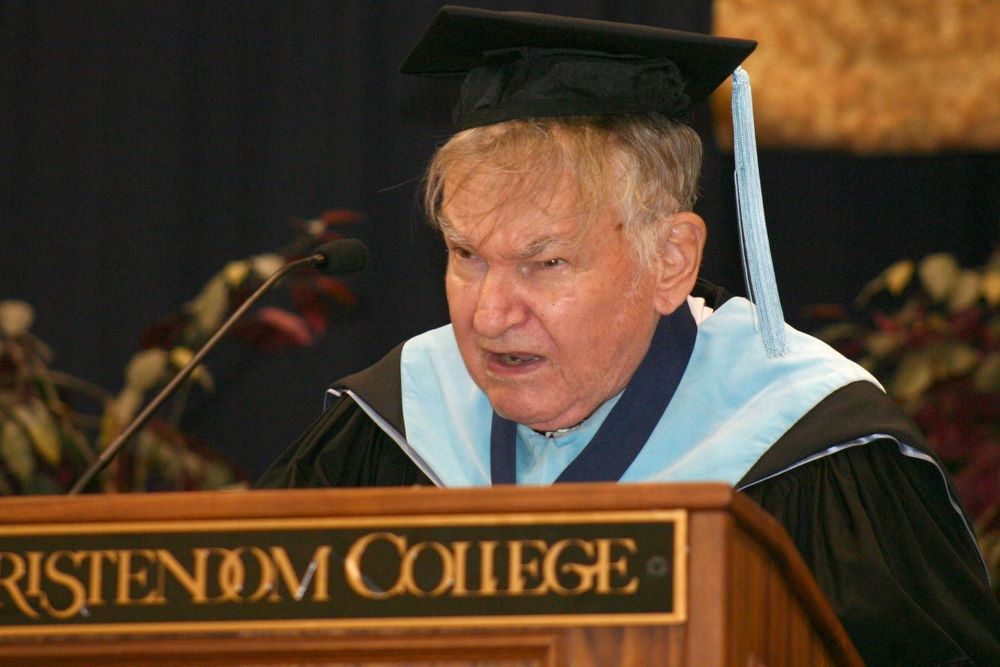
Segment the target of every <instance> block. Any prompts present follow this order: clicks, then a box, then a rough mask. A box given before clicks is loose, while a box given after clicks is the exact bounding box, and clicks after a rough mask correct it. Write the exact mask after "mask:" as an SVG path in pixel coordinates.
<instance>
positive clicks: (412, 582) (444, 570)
mask: <svg viewBox="0 0 1000 667" xmlns="http://www.w3.org/2000/svg"><path fill="white" fill-rule="evenodd" d="M428 549H430V550H431V551H434V552H436V553H437V555H438V559H439V560H440V561H441V578H440V579H439V580H438V583H437V585H436V586H434V588H432V589H430V590H429V591H425V590H424V589H422V588H421V587H420V584H419V583H417V580H416V579H415V578H414V576H413V566H414V564H415V563H416V562H417V559H418V558H420V554H422V553H423V552H424V551H427V550H428ZM401 569H402V581H403V585H404V586H405V588H406V590H407V591H409V592H410V593H411V594H413V595H416V596H417V597H438V596H439V595H441V594H442V593H444V592H445V591H446V590H448V588H449V587H450V586H451V584H452V581H453V579H454V572H455V563H454V561H453V560H452V558H451V552H450V551H448V548H447V547H446V546H444V545H443V544H441V543H440V542H421V543H419V544H415V545H413V547H411V548H410V549H408V550H407V551H406V555H405V556H403V562H402V563H401Z"/></svg>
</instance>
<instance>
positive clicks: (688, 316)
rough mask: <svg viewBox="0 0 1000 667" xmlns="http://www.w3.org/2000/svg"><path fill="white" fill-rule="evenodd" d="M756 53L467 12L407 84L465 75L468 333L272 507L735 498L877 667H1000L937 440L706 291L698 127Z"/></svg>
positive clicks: (273, 481)
mask: <svg viewBox="0 0 1000 667" xmlns="http://www.w3.org/2000/svg"><path fill="white" fill-rule="evenodd" d="M752 48H753V44H752V43H749V42H743V41H740V40H724V39H719V38H711V37H707V36H702V35H690V34H685V33H675V32H671V31H664V30H657V29H652V28H644V27H638V26H622V25H618V24H606V23H596V22H586V21H574V20H571V19H561V18H557V17H544V16H538V15H531V14H506V13H498V12H485V11H481V10H467V9H461V8H446V9H444V10H442V12H441V14H439V16H438V19H437V20H436V22H435V24H434V25H433V26H432V27H431V29H430V30H429V31H428V33H427V34H426V35H425V36H424V37H423V39H422V41H421V43H420V44H419V45H418V46H417V48H416V49H415V50H414V52H413V54H411V56H410V58H409V59H408V61H407V63H406V64H405V65H404V70H410V71H414V72H417V73H447V74H454V73H461V74H462V75H465V77H466V78H465V83H464V87H463V91H462V100H461V102H460V105H459V110H458V115H459V120H460V122H461V123H462V125H463V126H464V127H466V128H468V129H465V130H463V131H462V132H460V133H459V134H457V135H455V136H454V137H453V138H452V139H451V140H450V141H448V142H447V143H446V144H445V145H444V146H442V147H441V148H440V149H439V151H438V152H437V154H436V155H435V157H434V160H433V162H432V163H431V165H430V168H429V171H428V176H427V189H426V205H427V210H428V213H429V216H430V218H431V220H432V221H433V222H434V224H435V225H436V226H437V227H438V228H439V229H440V230H441V232H442V235H443V237H444V242H445V245H446V246H447V249H448V268H447V274H446V278H445V285H446V290H447V296H448V304H449V310H450V314H451V325H450V326H447V327H443V328H441V329H438V330H435V331H431V332H428V333H427V334H424V335H421V336H418V337H416V338H414V339H412V340H409V341H407V342H406V343H404V344H403V345H401V346H400V347H399V348H397V349H396V350H394V351H393V352H392V353H390V354H389V355H388V356H387V357H386V358H385V359H383V360H382V361H381V362H379V363H378V364H376V365H375V366H373V367H372V368H370V369H368V370H366V371H363V372H361V373H359V374H357V375H354V376H351V377H349V378H346V379H344V380H343V381H341V382H339V383H337V385H336V386H335V388H334V389H333V390H332V392H333V395H334V396H335V397H336V399H335V401H334V403H333V405H332V406H331V407H329V409H328V410H327V411H326V413H325V414H324V415H322V416H321V417H320V418H319V419H318V420H317V422H316V423H315V424H314V425H313V426H312V428H311V429H310V430H309V431H308V432H307V433H306V434H305V435H304V436H303V437H302V438H301V439H300V440H299V441H298V442H297V443H295V444H294V445H293V446H292V447H291V448H290V449H289V450H288V451H287V452H286V453H285V454H284V455H282V457H281V458H280V459H279V460H278V461H277V462H276V463H275V465H274V466H273V467H272V469H271V470H270V471H268V473H266V474H265V477H264V479H263V480H262V484H263V485H268V486H326V485H331V486H334V485H337V486H363V485H410V484H431V483H433V484H437V485H441V486H468V485H490V484H501V483H515V484H551V483H554V482H563V481H593V480H620V481H622V482H634V481H682V480H718V481H725V482H728V483H730V484H733V485H735V486H736V487H737V488H740V489H742V490H744V491H745V492H746V493H747V494H749V495H750V496H751V497H753V498H754V499H755V500H757V501H758V502H759V503H760V504H761V505H762V506H763V507H764V508H765V509H766V510H767V511H769V512H770V513H771V514H772V515H774V516H775V517H776V518H777V519H778V520H779V521H781V522H782V523H783V524H784V525H785V527H786V528H787V529H788V531H789V533H790V534H791V535H792V537H793V539H794V541H795V542H796V544H797V545H798V547H799V549H800V551H801V552H802V555H803V557H804V558H805V560H806V562H807V564H808V565H809V566H810V567H811V569H812V571H813V573H814V574H815V576H816V578H817V580H818V582H819V584H820V586H821V587H822V588H823V590H824V591H825V592H826V594H827V595H828V596H829V598H830V600H831V603H832V604H833V606H834V608H835V610H836V611H837V613H838V614H839V615H840V617H841V619H842V620H843V622H844V624H845V627H846V628H847V630H848V632H849V634H850V635H851V636H852V638H853V639H854V641H855V643H856V644H857V645H858V647H859V649H860V651H861V653H862V655H863V656H864V657H865V659H866V660H867V661H868V662H870V663H872V664H876V663H882V664H884V663H900V664H937V663H940V664H956V665H957V664H975V663H974V662H973V661H977V662H978V664H1000V648H998V646H997V639H996V635H995V633H996V631H997V630H998V629H1000V613H998V611H997V606H996V603H995V601H994V600H993V599H992V597H991V595H990V592H989V588H988V584H987V582H986V579H985V573H984V569H983V565H982V560H981V557H980V555H979V553H978V550H977V547H976V544H975V541H974V539H973V537H972V535H971V533H970V531H969V528H968V525H967V522H966V521H965V518H964V517H963V515H962V512H961V509H960V507H959V506H958V504H957V502H956V500H955V498H954V495H953V494H952V492H951V489H950V487H949V485H948V482H947V479H946V477H945V476H944V475H943V472H942V470H941V466H940V464H939V463H938V462H937V460H936V459H935V457H934V455H933V454H932V453H931V452H930V451H929V450H928V449H927V447H926V445H925V444H924V443H923V439H922V438H921V436H920V434H919V433H918V432H917V431H916V429H915V428H914V427H913V426H912V424H911V423H910V422H909V421H907V420H906V418H905V416H904V415H903V414H902V413H901V411H900V410H899V409H898V408H897V407H895V406H894V404H893V403H891V402H890V401H889V400H888V399H886V397H885V395H884V393H883V392H882V390H881V388H880V387H879V385H878V383H877V382H876V381H875V380H874V378H872V377H871V376H869V375H868V374H867V373H866V372H865V371H864V370H862V369H861V368H859V367H858V366H856V365H854V364H853V363H851V362H849V361H847V360H846V359H844V358H842V357H840V356H839V355H837V354H836V353H834V352H833V351H832V350H830V349H829V348H828V347H827V346H825V345H824V344H822V343H820V342H819V341H816V340H815V339H812V338H810V337H808V336H805V335H803V334H801V333H799V332H797V331H795V330H793V329H791V328H788V327H786V326H784V325H783V324H782V323H781V322H780V321H779V322H778V325H777V330H772V331H770V340H762V339H761V336H760V333H759V330H760V329H762V328H763V329H764V330H765V333H768V331H767V330H768V327H769V326H770V327H772V328H773V324H769V323H768V321H767V318H766V317H763V316H761V315H760V314H759V312H758V308H757V306H755V305H754V304H752V303H751V302H749V301H747V300H745V299H742V298H729V297H728V295H727V294H726V293H725V292H723V291H722V290H719V289H717V288H713V287H711V286H709V285H707V284H704V283H701V282H699V280H698V268H699V264H700V261H701V257H702V250H703V248H704V244H705V237H706V231H705V224H704V221H703V220H702V219H701V218H700V217H699V216H698V215H696V214H695V213H693V212H692V207H693V205H694V201H695V197H696V193H697V182H698V172H699V169H700V162H701V144H700V141H699V139H698V137H697V135H696V134H695V133H694V132H693V131H692V130H691V129H690V128H688V127H687V126H686V125H684V124H683V123H681V122H679V121H678V118H679V117H682V116H683V114H684V113H686V112H687V110H688V109H689V107H690V106H691V105H692V104H694V103H696V102H698V100H699V99H703V98H704V97H706V96H707V95H708V94H709V93H710V92H711V91H712V90H713V89H714V88H715V87H717V86H718V85H719V83H720V82H721V81H722V80H723V79H724V78H725V77H726V76H727V75H728V74H729V73H730V72H731V71H732V70H733V68H734V67H736V66H737V65H738V63H739V62H740V61H741V60H742V59H743V58H744V57H745V56H746V55H747V54H748V53H749V51H750V50H752ZM754 271H755V269H751V272H752V273H753V272H754ZM775 341H777V342H775Z"/></svg>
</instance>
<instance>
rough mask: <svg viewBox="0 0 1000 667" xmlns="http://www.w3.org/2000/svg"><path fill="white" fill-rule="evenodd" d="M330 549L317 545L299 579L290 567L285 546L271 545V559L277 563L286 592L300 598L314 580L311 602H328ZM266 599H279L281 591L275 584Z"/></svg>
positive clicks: (293, 597) (294, 597)
mask: <svg viewBox="0 0 1000 667" xmlns="http://www.w3.org/2000/svg"><path fill="white" fill-rule="evenodd" d="M331 551H332V549H331V547H329V546H321V547H318V548H317V549H316V551H315V553H313V557H312V559H311V560H310V561H309V564H308V565H307V566H306V571H305V573H304V574H303V575H302V578H301V579H300V578H299V577H298V576H297V575H296V574H295V568H293V567H292V563H291V561H290V560H289V558H288V553H287V552H286V551H285V548H284V547H271V559H272V560H273V561H274V563H275V565H277V567H278V573H279V574H280V575H281V580H282V581H284V582H285V586H286V587H287V588H288V592H289V593H291V595H292V599H294V600H301V599H302V598H303V597H304V596H305V594H306V591H307V590H308V589H309V584H310V583H311V582H315V583H316V585H315V588H314V591H313V596H312V599H313V602H328V601H329V600H330V587H329V583H330V552H331ZM268 600H270V601H271V602H280V601H281V593H280V592H279V591H278V588H277V586H275V587H274V591H273V592H272V593H271V596H270V597H269V598H268Z"/></svg>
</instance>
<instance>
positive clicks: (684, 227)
mask: <svg viewBox="0 0 1000 667" xmlns="http://www.w3.org/2000/svg"><path fill="white" fill-rule="evenodd" d="M668 224H669V225H670V231H669V232H667V234H666V237H665V238H664V239H663V240H662V241H661V242H660V253H659V260H658V268H657V279H656V290H655V293H654V296H653V307H654V308H656V310H657V312H659V313H660V314H661V315H669V314H670V313H672V312H674V311H675V310H676V309H677V307H678V306H680V305H681V304H682V303H684V300H685V299H687V297H688V295H689V294H690V293H691V290H692V289H694V283H695V281H696V280H697V279H698V269H699V268H700V267H701V256H702V253H703V252H704V250H705V238H706V237H707V236H708V231H707V229H706V227H705V221H704V220H702V219H701V216H700V215H698V214H697V213H692V212H691V211H682V212H680V213H675V214H674V215H672V216H671V217H670V220H669V221H668Z"/></svg>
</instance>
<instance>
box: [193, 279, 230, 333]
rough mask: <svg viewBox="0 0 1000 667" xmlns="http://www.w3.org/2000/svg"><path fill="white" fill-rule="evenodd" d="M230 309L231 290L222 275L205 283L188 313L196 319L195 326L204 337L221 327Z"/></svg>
mask: <svg viewBox="0 0 1000 667" xmlns="http://www.w3.org/2000/svg"><path fill="white" fill-rule="evenodd" d="M228 308H229V288H228V287H227V286H226V280H225V278H224V277H223V276H222V275H221V274H219V275H216V276H215V277H214V278H212V279H211V280H209V281H208V282H207V283H205V286H204V287H203V288H202V290H201V293H200V294H198V296H196V297H195V299H194V301H191V302H190V303H189V304H188V311H189V312H190V313H191V315H192V316H193V317H194V326H195V327H196V328H197V329H198V330H199V333H201V334H202V335H207V334H208V333H210V332H212V331H215V330H216V329H217V328H218V327H219V324H221V323H222V318H223V317H224V316H225V314H226V310H227V309H228Z"/></svg>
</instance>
